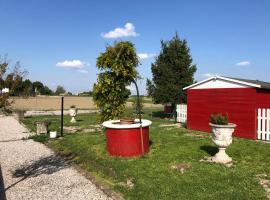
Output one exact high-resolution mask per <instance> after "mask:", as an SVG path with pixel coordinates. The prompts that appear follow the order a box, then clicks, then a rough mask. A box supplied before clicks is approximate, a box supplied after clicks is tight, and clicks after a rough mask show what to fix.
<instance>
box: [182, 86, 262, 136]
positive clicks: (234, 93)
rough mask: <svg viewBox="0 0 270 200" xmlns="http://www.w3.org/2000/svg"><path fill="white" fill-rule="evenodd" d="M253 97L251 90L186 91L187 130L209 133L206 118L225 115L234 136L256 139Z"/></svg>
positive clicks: (253, 90) (254, 92) (254, 97)
mask: <svg viewBox="0 0 270 200" xmlns="http://www.w3.org/2000/svg"><path fill="white" fill-rule="evenodd" d="M256 94H257V93H256V89H254V88H225V89H224V88H223V89H189V90H188V92H187V127H188V128H189V129H193V130H201V131H207V132H210V127H209V125H208V124H209V118H210V115H211V114H212V113H220V112H222V113H226V112H227V113H228V114H229V121H230V122H232V123H235V124H236V125H237V127H236V129H235V132H234V135H235V136H238V137H243V138H251V139H256V118H257V116H256V114H257V112H256Z"/></svg>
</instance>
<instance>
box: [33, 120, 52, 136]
mask: <svg viewBox="0 0 270 200" xmlns="http://www.w3.org/2000/svg"><path fill="white" fill-rule="evenodd" d="M50 124H51V123H50V122H49V121H38V122H36V126H37V134H38V135H40V134H47V133H48V131H49V125H50Z"/></svg>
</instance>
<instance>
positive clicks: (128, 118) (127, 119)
mask: <svg viewBox="0 0 270 200" xmlns="http://www.w3.org/2000/svg"><path fill="white" fill-rule="evenodd" d="M134 123H135V119H134V117H133V114H132V113H128V114H124V115H123V116H122V117H121V118H120V124H134Z"/></svg>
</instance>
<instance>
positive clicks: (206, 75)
mask: <svg viewBox="0 0 270 200" xmlns="http://www.w3.org/2000/svg"><path fill="white" fill-rule="evenodd" d="M213 76H220V75H219V74H212V73H206V74H202V77H204V78H210V77H213Z"/></svg>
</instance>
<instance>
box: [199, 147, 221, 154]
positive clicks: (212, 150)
mask: <svg viewBox="0 0 270 200" xmlns="http://www.w3.org/2000/svg"><path fill="white" fill-rule="evenodd" d="M200 149H201V150H203V151H205V152H206V153H208V154H209V155H210V156H214V155H215V154H216V153H217V152H218V148H217V147H215V146H209V145H203V146H201V147H200Z"/></svg>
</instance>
